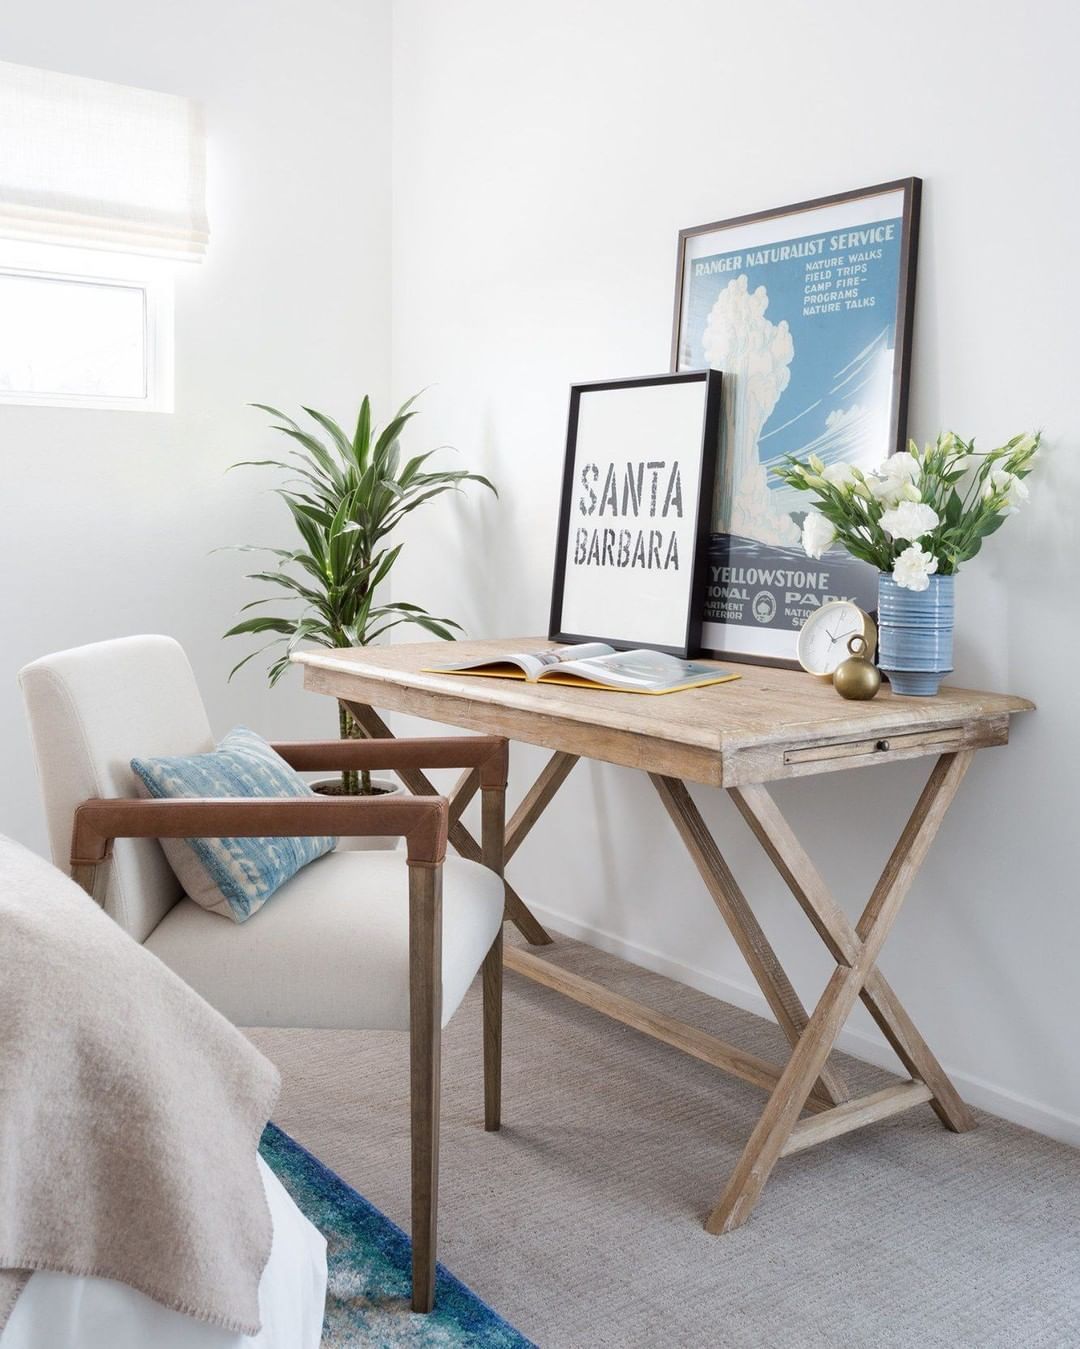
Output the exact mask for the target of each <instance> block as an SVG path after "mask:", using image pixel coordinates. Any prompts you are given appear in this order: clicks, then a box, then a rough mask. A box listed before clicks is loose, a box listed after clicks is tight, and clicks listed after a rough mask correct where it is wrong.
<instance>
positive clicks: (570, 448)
mask: <svg viewBox="0 0 1080 1349" xmlns="http://www.w3.org/2000/svg"><path fill="white" fill-rule="evenodd" d="M720 386H721V376H720V372H719V371H717V370H696V371H692V372H689V373H682V374H674V375H651V376H647V377H643V378H640V379H620V380H607V381H605V382H603V383H599V384H575V385H573V386H572V387H571V390H570V417H569V422H568V426H567V433H566V462H565V466H564V469H563V487H562V499H561V503H560V507H559V532H558V536H557V539H556V546H555V576H554V581H553V584H552V589H551V624H550V628H549V632H548V635H549V636H550V637H551V638H553V639H554V640H555V641H560V642H597V641H599V642H606V643H607V644H608V645H609V646H613V647H615V648H616V649H620V650H629V649H632V648H635V647H651V648H653V649H654V650H657V651H666V652H668V653H669V654H670V655H673V656H682V657H684V658H686V657H689V656H693V655H696V654H697V652H698V648H699V645H700V633H701V613H702V604H703V601H704V585H705V563H706V547H705V545H706V544H707V542H708V533H709V508H710V503H711V501H712V497H713V486H714V476H715V468H716V454H717V444H718V439H719V434H720V418H721V398H720Z"/></svg>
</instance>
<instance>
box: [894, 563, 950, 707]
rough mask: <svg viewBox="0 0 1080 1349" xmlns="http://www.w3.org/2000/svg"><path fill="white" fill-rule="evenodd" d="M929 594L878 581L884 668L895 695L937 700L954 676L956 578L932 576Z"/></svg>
mask: <svg viewBox="0 0 1080 1349" xmlns="http://www.w3.org/2000/svg"><path fill="white" fill-rule="evenodd" d="M929 579H930V584H929V586H927V588H926V589H925V590H905V588H904V587H903V586H899V585H897V584H896V582H895V581H894V580H893V578H892V577H891V576H890V575H889V574H888V573H887V572H882V573H881V574H880V575H879V576H878V665H879V666H880V668H881V671H882V673H883V674H885V675H887V676H888V679H889V683H890V684H891V685H892V691H893V693H898V694H900V695H902V696H904V697H909V698H932V697H933V696H934V694H935V693H937V691H938V689H939V688H940V687H941V681H942V679H943V678H944V677H945V675H947V674H949V673H951V671H952V667H953V663H952V643H953V592H954V590H955V585H954V582H955V580H956V578H955V576H931V577H930V578H929Z"/></svg>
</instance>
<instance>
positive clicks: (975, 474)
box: [773, 432, 1041, 697]
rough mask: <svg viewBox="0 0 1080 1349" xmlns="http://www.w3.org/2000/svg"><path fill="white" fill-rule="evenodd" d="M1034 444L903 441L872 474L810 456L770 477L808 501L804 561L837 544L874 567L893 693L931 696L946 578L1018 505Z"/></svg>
mask: <svg viewBox="0 0 1080 1349" xmlns="http://www.w3.org/2000/svg"><path fill="white" fill-rule="evenodd" d="M1040 438H1041V437H1040V435H1037V434H1036V435H1031V434H1027V435H1019V436H1013V438H1012V439H1011V440H1009V441H1007V442H1006V443H1005V444H1004V445H1001V446H999V447H998V448H997V449H993V450H989V451H979V450H976V448H975V442H974V440H962V439H961V438H960V437H959V436H957V435H954V434H952V432H949V433H948V434H946V435H940V436H938V438H937V440H936V441H934V443H933V444H931V445H924V446H923V448H922V449H921V450H920V449H919V447H918V445H917V444H916V443H915V441H910V442H909V445H908V448H907V450H906V451H902V452H901V453H899V454H894V455H892V456H891V457H890V458H889V459H886V460H885V462H884V463H883V464H881V465H880V467H879V468H877V469H876V470H875V471H874V472H873V473H863V472H862V471H861V470H860V469H858V468H857V467H855V465H854V464H848V463H841V462H834V463H830V464H826V463H824V462H823V460H822V459H821V458H819V457H818V456H817V455H814V454H811V455H810V456H809V457H808V458H806V459H805V460H802V459H797V458H796V457H795V456H794V455H787V456H786V457H785V461H784V463H783V464H782V465H781V466H780V467H778V468H776V469H774V470H773V471H774V472H775V473H776V474H777V476H778V477H780V478H782V479H783V481H784V482H785V483H787V484H788V486H789V487H795V488H797V489H798V490H800V491H804V492H809V493H810V494H811V497H812V501H811V507H810V509H809V510H808V511H807V513H806V516H805V518H804V520H803V526H802V542H803V548H804V550H805V551H806V553H807V555H808V556H809V557H814V558H819V557H821V556H822V555H823V554H824V553H825V552H826V551H827V550H828V549H829V548H832V547H833V546H834V545H836V544H839V545H841V546H842V547H844V548H846V549H847V551H848V552H849V553H851V554H852V556H853V557H857V558H861V559H862V561H864V562H869V563H870V564H871V565H872V566H874V567H876V568H877V571H878V645H879V661H880V665H881V668H882V670H883V671H884V672H885V674H887V675H888V676H889V682H890V684H891V685H892V689H893V692H894V693H901V694H908V695H912V696H916V697H920V696H921V697H928V696H932V695H934V694H935V693H937V691H938V688H939V687H940V684H941V680H942V677H943V676H944V675H946V674H948V673H949V671H950V670H951V669H952V638H953V612H954V610H953V590H954V585H955V577H956V573H957V572H958V571H959V570H960V567H961V564H962V563H965V562H969V561H970V560H971V559H972V558H973V557H974V556H975V555H976V553H978V551H979V549H980V548H981V547H982V545H983V540H984V539H986V538H989V536H990V535H991V534H993V533H995V532H996V531H997V530H998V529H1000V528H1001V526H1002V525H1003V524H1004V523H1005V521H1006V519H1007V518H1008V517H1009V516H1010V515H1015V514H1016V512H1017V511H1018V510H1019V509H1020V507H1021V506H1022V505H1023V503H1024V502H1025V501H1027V499H1028V486H1027V483H1026V482H1025V481H1024V479H1025V478H1027V476H1028V474H1029V473H1030V472H1031V470H1032V468H1033V466H1034V464H1033V461H1034V459H1035V456H1036V453H1037V451H1038V449H1039V442H1040Z"/></svg>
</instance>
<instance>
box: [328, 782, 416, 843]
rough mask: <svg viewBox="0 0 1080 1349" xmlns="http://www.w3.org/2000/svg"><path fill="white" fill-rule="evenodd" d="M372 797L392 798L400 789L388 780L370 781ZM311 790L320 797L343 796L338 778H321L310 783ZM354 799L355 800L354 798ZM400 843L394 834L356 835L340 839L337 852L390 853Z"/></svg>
mask: <svg viewBox="0 0 1080 1349" xmlns="http://www.w3.org/2000/svg"><path fill="white" fill-rule="evenodd" d="M371 787H372V792H371V795H372V797H376V796H393V795H394V794H395V793H397V792H400V791H401V788H400V787H399V786H398V784H397V783H396V782H393V781H391V779H390V778H372V779H371ZM311 790H312V791H313V792H318V794H319V795H320V796H344V795H345V793H344V792H343V791H342V790H341V779H340V778H322V779H321V780H320V781H318V782H313V783H311ZM354 799H355V798H354ZM400 842H401V840H400V839H399V838H397V836H396V835H394V834H372V835H366V834H361V835H357V836H356V837H354V838H345V837H341V838H339V839H338V842H337V849H336V851H337V852H392V851H393V850H394V849H395V848H396V847H397V846H398V844H399V843H400Z"/></svg>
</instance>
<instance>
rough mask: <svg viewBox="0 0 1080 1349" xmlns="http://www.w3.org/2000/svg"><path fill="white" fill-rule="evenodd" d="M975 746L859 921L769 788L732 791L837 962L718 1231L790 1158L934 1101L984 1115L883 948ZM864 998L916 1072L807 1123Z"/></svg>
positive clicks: (966, 1123)
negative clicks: (950, 1074) (903, 999)
mask: <svg viewBox="0 0 1080 1349" xmlns="http://www.w3.org/2000/svg"><path fill="white" fill-rule="evenodd" d="M972 755H973V752H972V751H970V750H964V751H961V752H959V753H956V754H943V755H942V756H941V758H940V759H939V760H938V762H937V764H936V766H935V767H934V770H933V772H932V773H931V774H930V779H929V781H928V782H927V784H926V787H925V788H924V789H923V792H922V795H921V796H920V797H919V800H918V802H917V803H916V806H915V809H914V810H913V811H912V814H911V818H910V819H909V820H908V822H907V825H906V826H905V828H904V831H903V833H902V834H901V836H900V840H899V842H898V843H897V845H896V847H895V848H894V849H893V852H892V856H891V857H890V858H889V860H888V862H887V863H886V865H885V870H884V871H883V872H882V873H881V878H880V879H879V881H878V883H877V885H876V886H875V887H874V891H873V894H872V895H871V896H870V899H869V901H868V902H867V905H866V908H865V909H864V910H863V913H862V917H861V918H860V919H859V921H858V923H857V924H856V925H855V927H854V929H852V928H851V926H850V924H849V923H848V921H847V919H846V918H845V917H844V916H843V914H842V913H841V911H840V910H839V908H838V906H837V905H836V904H835V902H834V901H833V900H832V898H831V897H830V896H829V895H828V892H827V890H826V889H825V886H824V882H823V881H822V880H821V878H820V876H819V875H818V874H817V872H816V870H814V869H813V867H812V866H809V865H808V863H809V859H808V858H806V856H805V854H804V853H803V852H802V849H801V848H800V847H799V845H798V843H797V841H796V840H795V837H794V835H793V834H792V833H791V831H790V829H789V828H788V827H787V825H786V823H785V822H783V821H782V817H781V816H780V813H779V811H778V810H777V809H776V807H775V805H774V804H773V803H772V800H771V798H770V797H769V796H768V793H767V792H765V790H764V788H740V789H736V790H733V792H732V795H733V796H734V798H735V801H736V804H737V805H738V807H739V809H740V810H741V811H742V813H743V815H744V817H745V818H746V819H747V820H748V822H749V823H750V826H751V828H752V829H753V830H754V832H755V834H757V836H758V838H759V839H760V840H761V841H762V842H763V843H764V845H765V848H766V851H767V852H768V853H769V855H770V857H772V859H773V861H774V862H775V863H776V865H777V867H778V869H779V870H780V872H781V874H782V875H783V876H784V879H785V880H786V881H787V882H788V885H789V886H790V887H791V889H792V890H793V892H794V893H795V896H796V898H797V899H798V900H799V902H800V903H801V904H802V905H803V907H804V908H806V909H807V912H808V913H810V914H811V916H812V919H813V921H814V924H815V926H816V927H817V929H818V931H819V933H821V935H822V937H823V938H824V939H825V941H826V944H827V945H828V946H829V948H830V950H831V951H832V953H833V955H834V957H835V958H836V960H837V962H838V963H837V968H836V970H835V972H834V973H833V975H832V977H831V978H830V980H829V982H828V984H827V985H826V986H825V991H824V993H823V994H822V995H821V998H820V1000H819V1001H818V1004H817V1006H816V1007H815V1008H814V1012H813V1015H812V1016H811V1017H810V1020H809V1022H808V1023H807V1026H806V1029H805V1030H804V1031H803V1033H802V1035H801V1037H800V1038H799V1041H798V1043H797V1044H796V1045H795V1047H794V1049H793V1050H792V1053H791V1058H790V1059H789V1060H788V1063H787V1066H786V1067H785V1069H784V1071H783V1072H782V1074H781V1076H780V1081H779V1082H778V1083H777V1085H776V1087H775V1089H774V1090H773V1093H772V1095H771V1096H770V1098H769V1103H768V1105H767V1106H766V1107H765V1110H764V1112H763V1113H762V1116H761V1118H760V1119H759V1120H758V1123H757V1126H756V1127H755V1129H754V1131H753V1133H752V1134H751V1135H750V1139H749V1141H748V1143H747V1144H746V1147H745V1148H744V1150H743V1154H742V1156H741V1157H740V1159H739V1162H738V1165H737V1166H736V1167H735V1170H734V1171H733V1172H732V1173H731V1177H730V1179H729V1180H728V1183H727V1187H726V1188H725V1190H724V1192H723V1194H722V1195H721V1196H720V1201H719V1203H718V1204H717V1205H716V1207H715V1208H714V1209H713V1211H712V1213H711V1214H710V1215H709V1219H708V1221H707V1222H706V1224H705V1226H706V1228H707V1229H708V1230H709V1231H710V1232H730V1231H731V1230H732V1229H733V1228H736V1227H741V1226H742V1224H743V1223H744V1222H746V1220H747V1218H749V1216H750V1214H751V1212H752V1211H753V1208H754V1205H755V1204H756V1203H757V1200H758V1197H759V1196H760V1194H761V1191H762V1189H763V1188H764V1186H765V1183H766V1181H767V1180H768V1179H769V1176H770V1174H771V1172H772V1169H773V1167H774V1166H775V1165H776V1163H777V1161H778V1160H779V1159H780V1157H781V1156H784V1155H785V1154H787V1153H790V1152H796V1151H799V1150H801V1149H802V1148H803V1147H808V1146H810V1145H811V1144H813V1143H815V1142H819V1141H822V1140H824V1139H826V1138H831V1137H834V1136H835V1135H837V1134H839V1133H844V1132H846V1131H847V1130H848V1129H851V1128H857V1127H859V1126H860V1125H862V1124H865V1123H868V1122H870V1121H871V1120H873V1119H881V1118H884V1117H885V1116H886V1115H888V1114H895V1113H897V1111H899V1110H903V1109H907V1108H908V1107H909V1106H912V1105H917V1104H919V1103H920V1102H921V1101H930V1102H931V1103H932V1104H933V1105H934V1107H935V1109H936V1110H937V1111H938V1114H939V1116H940V1117H941V1119H942V1120H943V1121H944V1122H945V1123H946V1124H947V1125H948V1126H949V1127H950V1128H952V1129H956V1130H962V1129H968V1128H971V1127H972V1126H973V1124H974V1121H973V1120H972V1118H971V1115H970V1113H969V1112H968V1110H967V1107H966V1106H964V1104H963V1102H961V1101H960V1098H959V1097H958V1096H957V1094H956V1091H955V1089H954V1088H953V1086H952V1083H951V1082H949V1080H948V1078H947V1077H946V1076H945V1073H944V1070H943V1069H942V1068H941V1065H940V1064H939V1063H938V1062H937V1060H936V1059H935V1058H934V1056H933V1055H932V1054H931V1052H930V1050H929V1049H928V1048H927V1046H926V1044H925V1042H924V1041H923V1040H922V1038H921V1037H920V1036H919V1034H918V1032H917V1031H916V1030H915V1027H914V1026H913V1025H912V1023H911V1021H910V1019H909V1018H908V1016H907V1014H906V1013H905V1012H904V1010H903V1008H902V1007H901V1006H900V1003H899V1002H898V1001H897V1000H896V997H895V995H894V994H893V993H892V990H891V989H890V988H889V986H888V984H886V983H885V981H884V979H883V978H882V977H881V975H880V974H878V973H877V971H876V969H875V965H876V962H877V959H878V956H879V954H880V952H881V948H882V947H883V946H884V944H885V940H886V938H887V937H888V935H889V932H890V930H891V928H892V925H893V923H894V922H895V921H896V918H897V915H898V914H899V912H900V906H901V905H902V903H903V901H904V898H905V896H906V895H907V892H908V890H909V889H910V887H911V883H912V881H913V880H914V879H915V876H916V874H917V872H918V870H919V867H920V866H921V865H922V863H923V861H924V859H925V857H926V854H927V852H928V851H929V848H930V845H931V843H932V842H933V840H934V836H935V835H936V834H937V831H938V829H939V828H940V826H941V822H942V819H943V818H944V816H945V812H946V811H947V810H948V808H949V804H950V803H951V801H952V799H953V797H954V796H955V795H956V791H957V788H958V787H959V786H960V783H961V781H962V780H963V777H964V774H965V773H966V772H967V769H968V765H969V764H970V762H971V759H972ZM859 997H862V998H863V1000H864V1001H865V1002H866V1004H867V1006H868V1007H869V1008H870V1010H871V1012H872V1013H873V1014H874V1017H875V1019H876V1020H877V1022H878V1024H879V1025H880V1026H881V1027H882V1029H883V1030H884V1031H885V1034H886V1035H887V1036H888V1038H889V1040H890V1043H892V1045H893V1047H894V1048H895V1049H896V1050H897V1053H898V1054H899V1055H900V1057H901V1059H902V1060H903V1061H904V1063H905V1065H906V1066H907V1067H908V1068H909V1071H911V1073H912V1077H913V1080H912V1081H911V1082H910V1083H905V1084H903V1085H902V1086H900V1087H890V1088H887V1089H886V1090H885V1091H883V1092H875V1093H874V1094H873V1096H870V1097H864V1098H863V1099H862V1100H861V1101H848V1102H845V1103H844V1104H841V1105H839V1106H836V1107H834V1108H833V1109H832V1110H826V1111H824V1112H822V1113H820V1114H818V1115H816V1116H815V1117H814V1118H812V1119H807V1120H803V1121H802V1122H800V1121H799V1116H800V1114H801V1113H802V1111H803V1109H804V1108H805V1106H806V1102H807V1098H808V1097H809V1095H810V1093H811V1091H812V1090H813V1087H814V1083H815V1081H816V1080H817V1078H818V1076H819V1074H820V1073H821V1070H822V1068H823V1066H824V1065H825V1063H826V1060H827V1059H828V1056H829V1053H830V1051H831V1050H832V1048H833V1046H834V1044H835V1042H836V1038H837V1036H838V1035H839V1033H840V1030H841V1028H842V1027H843V1025H844V1022H845V1021H846V1020H847V1018H848V1016H849V1015H850V1013H851V1010H852V1008H853V1007H854V1005H855V1002H856V1000H857V999H858V998H859Z"/></svg>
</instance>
